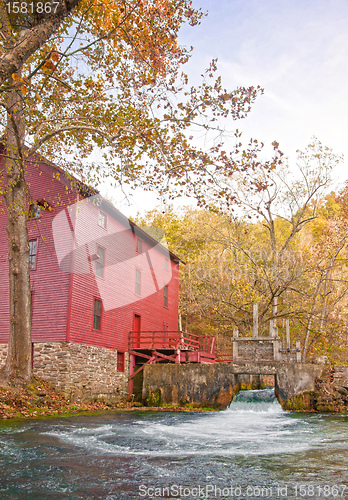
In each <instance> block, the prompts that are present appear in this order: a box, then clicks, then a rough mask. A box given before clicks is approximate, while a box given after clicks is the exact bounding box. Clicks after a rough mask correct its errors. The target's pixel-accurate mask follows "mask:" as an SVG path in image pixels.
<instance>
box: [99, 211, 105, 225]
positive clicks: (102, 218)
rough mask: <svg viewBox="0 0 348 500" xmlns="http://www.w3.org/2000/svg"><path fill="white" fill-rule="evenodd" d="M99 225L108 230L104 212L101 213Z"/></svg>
mask: <svg viewBox="0 0 348 500" xmlns="http://www.w3.org/2000/svg"><path fill="white" fill-rule="evenodd" d="M98 225H99V226H100V227H103V228H104V229H105V228H106V214H104V212H99V220H98Z"/></svg>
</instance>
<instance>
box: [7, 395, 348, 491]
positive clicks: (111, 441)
mask: <svg viewBox="0 0 348 500" xmlns="http://www.w3.org/2000/svg"><path fill="white" fill-rule="evenodd" d="M0 468H2V474H1V475H0V499H1V500H2V499H9V500H12V499H13V500H17V499H23V500H50V499H53V500H57V499H62V500H77V499H86V500H93V499H102V500H104V499H106V500H116V499H122V500H123V499H124V500H136V499H140V498H147V499H152V498H157V497H162V498H164V497H166V498H180V499H184V498H185V499H188V500H192V499H196V498H227V499H231V500H232V499H236V498H238V499H240V500H245V499H250V498H251V499H253V500H254V499H255V498H266V499H267V500H270V499H273V498H279V499H280V498H286V499H289V500H290V499H293V500H295V499H297V500H299V499H300V498H301V499H305V500H309V499H314V500H321V499H324V498H343V499H348V477H347V469H348V416H347V415H333V416H332V415H318V414H300V413H297V414H296V413H290V412H286V411H283V410H282V408H281V406H280V405H279V403H278V402H277V400H276V399H275V396H274V391H273V390H271V389H267V390H264V391H243V392H240V393H239V394H238V395H237V396H236V397H235V399H234V401H233V402H232V404H231V405H230V407H229V408H228V409H226V410H224V411H221V412H210V413H186V412H179V413H170V412H167V413H152V414H148V413H139V414H119V413H114V414H112V413H108V414H105V415H96V416H79V417H71V418H70V417H69V418H60V419H47V420H41V421H40V420H38V421H30V422H26V423H20V424H15V425H14V424H13V425H6V426H4V427H0ZM178 485H181V486H182V487H183V488H184V487H185V488H186V490H183V492H184V493H185V494H184V493H183V494H181V495H176V494H174V493H175V492H176V490H170V493H171V496H168V495H167V496H166V495H165V494H164V493H165V492H167V491H168V488H169V489H170V488H172V487H174V486H178ZM212 485H214V487H215V488H218V489H217V490H216V489H215V490H214V492H213V493H212V492H210V493H209V495H208V494H207V492H205V493H206V496H205V497H204V496H203V497H202V496H197V495H196V494H195V492H196V490H195V488H197V487H198V486H201V487H202V488H208V487H209V488H210V487H212ZM232 487H233V488H237V490H236V489H234V490H233V492H232V490H231V488H232ZM300 487H302V489H301V490H300ZM336 487H338V489H335V488H336ZM154 488H158V490H156V493H157V494H156V495H155V489H154ZM219 488H220V489H221V488H222V489H223V488H225V489H224V491H225V493H226V494H224V495H223V496H221V495H219V494H218V492H219ZM228 488H230V490H228ZM238 488H239V489H238ZM281 488H283V489H281ZM323 488H326V489H323ZM222 489H221V491H223V490H222ZM228 491H230V492H229V493H228ZM237 493H238V494H237Z"/></svg>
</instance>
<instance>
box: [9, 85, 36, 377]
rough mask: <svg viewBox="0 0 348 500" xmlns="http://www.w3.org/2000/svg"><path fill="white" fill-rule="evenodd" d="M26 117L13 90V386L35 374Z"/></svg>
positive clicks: (11, 172) (10, 100) (11, 247)
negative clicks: (33, 366)
mask: <svg viewBox="0 0 348 500" xmlns="http://www.w3.org/2000/svg"><path fill="white" fill-rule="evenodd" d="M24 135H25V129H24V120H23V113H22V95H21V93H20V91H19V90H18V91H15V90H14V91H12V92H11V93H10V94H9V98H8V102H7V158H6V180H7V186H6V190H5V201H6V208H7V226H6V230H7V235H8V244H9V296H10V335H9V343H8V354H7V359H6V365H5V377H6V379H7V382H8V383H10V384H11V385H25V384H27V383H28V382H29V381H30V379H31V376H32V364H31V351H32V347H31V346H32V344H31V294H30V273H29V240H28V229H27V206H26V200H27V192H26V184H25V179H24V174H25V159H24V157H23V151H24V147H23V146H24Z"/></svg>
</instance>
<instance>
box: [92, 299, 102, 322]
mask: <svg viewBox="0 0 348 500" xmlns="http://www.w3.org/2000/svg"><path fill="white" fill-rule="evenodd" d="M101 317H102V301H101V300H99V299H94V312H93V328H94V330H101Z"/></svg>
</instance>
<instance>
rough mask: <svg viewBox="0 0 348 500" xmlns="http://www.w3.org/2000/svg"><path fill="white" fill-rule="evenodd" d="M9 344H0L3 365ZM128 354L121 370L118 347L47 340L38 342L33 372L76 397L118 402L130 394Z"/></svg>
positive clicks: (78, 399)
mask: <svg viewBox="0 0 348 500" xmlns="http://www.w3.org/2000/svg"><path fill="white" fill-rule="evenodd" d="M6 353H7V344H1V345H0V365H2V364H4V362H5V359H6ZM128 363H129V359H128V354H127V353H126V354H125V371H124V373H122V372H118V371H117V351H114V350H112V349H105V348H104V347H95V346H89V345H82V344H72V343H64V342H47V343H35V344H34V359H33V372H34V375H35V376H37V377H40V378H42V379H44V380H47V382H48V383H49V384H50V385H51V386H52V387H54V388H56V389H57V390H58V391H59V392H60V393H61V394H63V395H64V396H65V397H68V398H70V399H72V400H74V401H86V402H88V401H96V400H99V401H105V402H106V403H107V402H110V403H115V402H118V401H122V400H123V399H125V398H126V397H127V389H128V377H127V375H126V374H127V373H128Z"/></svg>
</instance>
